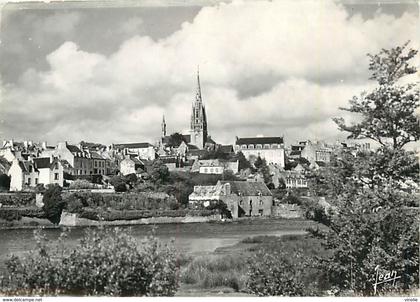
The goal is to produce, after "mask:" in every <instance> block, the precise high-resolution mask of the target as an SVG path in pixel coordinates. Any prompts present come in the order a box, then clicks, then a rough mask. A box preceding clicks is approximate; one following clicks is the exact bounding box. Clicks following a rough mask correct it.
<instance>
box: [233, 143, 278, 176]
mask: <svg viewBox="0 0 420 302" xmlns="http://www.w3.org/2000/svg"><path fill="white" fill-rule="evenodd" d="M234 149H235V152H236V153H238V152H242V153H243V155H244V156H245V157H246V159H248V160H250V159H251V158H252V157H254V158H258V157H261V158H263V159H265V160H266V162H267V164H270V163H272V164H277V165H279V166H280V167H283V168H284V164H285V158H284V157H285V156H284V141H283V138H282V137H248V138H238V137H237V138H236V142H235V147H234Z"/></svg>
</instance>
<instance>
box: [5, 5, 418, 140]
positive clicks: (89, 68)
mask: <svg viewBox="0 0 420 302" xmlns="http://www.w3.org/2000/svg"><path fill="white" fill-rule="evenodd" d="M70 19H71V18H69V20H70ZM76 19H77V17H73V19H72V20H74V21H75V20H76ZM66 22H67V21H66ZM66 24H67V25H66ZM71 24H73V23H72V22H70V21H68V22H67V23H65V26H63V28H67V29H68V30H71V28H72V25H71ZM121 28H122V29H123V30H124V31H125V32H126V33H127V32H128V33H130V34H136V33H138V32H139V31H140V32H141V30H142V20H141V19H128V20H127V21H126V22H125V23H124V24H122V26H121ZM43 30H44V31H45V30H46V29H43ZM40 34H41V33H40ZM417 35H418V29H417V18H416V17H415V16H413V15H411V14H404V15H402V16H401V17H400V18H395V17H393V16H389V15H384V14H379V13H378V14H376V15H375V16H374V17H373V18H372V19H367V20H365V19H363V18H362V17H361V16H359V15H354V16H352V17H350V16H349V15H348V14H347V12H346V10H345V9H344V8H343V7H342V6H341V5H339V4H336V3H335V2H332V1H317V2H315V1H313V2H312V1H294V2H291V1H290V2H289V1H273V2H268V1H255V2H254V1H253V2H242V1H235V2H233V3H230V4H223V3H221V4H219V5H216V6H212V7H204V8H202V9H201V11H200V12H199V13H198V14H197V16H196V17H195V18H194V20H193V21H192V22H186V23H184V24H183V25H182V27H181V29H180V30H178V31H176V32H174V33H173V34H172V35H170V36H169V37H167V38H164V39H160V40H154V39H152V38H151V37H149V36H147V35H146V34H141V35H135V36H133V37H131V38H129V39H126V40H125V41H124V42H123V43H122V44H121V45H120V47H119V49H118V50H117V51H116V52H114V53H112V54H111V55H109V56H105V55H102V54H98V53H93V52H88V51H86V50H83V49H80V48H79V47H78V45H76V44H75V43H74V42H71V41H67V42H65V43H63V44H62V45H61V46H60V47H59V48H57V49H56V50H55V51H53V52H51V53H50V54H48V56H47V57H46V60H47V62H48V66H49V68H48V70H46V71H39V70H34V69H30V70H27V71H26V72H25V73H24V74H23V75H22V77H21V79H20V81H19V83H18V84H16V85H8V86H7V87H3V100H2V109H1V111H0V115H1V118H2V119H3V120H4V122H3V124H2V125H1V127H2V128H3V129H2V131H3V135H5V136H6V135H7V136H9V137H21V138H33V139H40V140H41V139H48V140H51V141H57V140H64V139H68V140H73V141H79V140H82V139H83V140H94V141H101V142H104V143H110V142H117V141H119V142H121V141H143V140H148V141H151V142H153V141H155V139H156V138H157V137H158V136H159V135H160V121H161V116H162V114H163V113H165V114H166V119H167V122H168V131H169V132H175V131H179V130H183V129H188V126H189V118H190V110H191V102H192V100H193V98H194V95H195V86H196V83H195V73H196V68H197V65H200V74H201V79H202V91H203V98H204V101H205V104H206V107H207V111H208V118H209V130H210V133H211V134H212V136H213V137H214V138H215V139H216V141H220V142H223V143H232V142H233V140H234V137H235V135H240V136H248V135H256V134H259V133H264V134H266V135H282V134H284V135H285V136H286V141H289V142H290V141H294V140H295V139H304V138H316V137H318V138H329V137H334V136H336V135H338V132H337V130H336V126H335V125H334V124H333V123H332V121H331V118H332V117H334V116H337V115H339V114H341V113H340V112H339V111H338V107H339V106H343V105H345V104H346V103H347V101H348V100H349V99H350V98H351V96H353V95H357V94H359V93H360V92H361V91H362V90H363V89H368V88H369V87H370V85H372V83H370V82H368V81H367V79H368V77H369V74H368V70H367V66H368V61H367V57H366V53H368V52H377V51H378V50H379V49H381V48H389V47H393V46H396V45H398V44H402V43H403V42H405V41H406V40H408V39H411V40H412V41H416V39H415V38H416V37H417ZM93 38H94V37H93ZM413 46H415V47H417V46H418V45H416V44H414V42H413Z"/></svg>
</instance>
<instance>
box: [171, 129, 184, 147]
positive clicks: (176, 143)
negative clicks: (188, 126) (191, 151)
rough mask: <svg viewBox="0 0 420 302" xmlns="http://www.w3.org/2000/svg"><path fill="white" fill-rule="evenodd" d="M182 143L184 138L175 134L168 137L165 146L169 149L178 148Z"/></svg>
mask: <svg viewBox="0 0 420 302" xmlns="http://www.w3.org/2000/svg"><path fill="white" fill-rule="evenodd" d="M182 142H185V138H184V136H183V135H182V134H180V133H178V132H175V133H172V134H171V135H170V136H169V141H168V144H167V146H169V147H174V148H176V147H178V146H179V145H180V144H181V143H182Z"/></svg>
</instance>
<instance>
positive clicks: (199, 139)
mask: <svg viewBox="0 0 420 302" xmlns="http://www.w3.org/2000/svg"><path fill="white" fill-rule="evenodd" d="M161 131H162V139H161V142H162V145H166V143H167V142H168V141H169V136H168V135H167V132H166V121H165V117H163V120H162V124H161ZM182 137H183V140H184V141H185V143H186V144H187V145H188V147H189V148H190V149H191V148H193V149H194V148H196V149H200V150H203V149H209V148H214V146H215V145H216V143H215V142H214V141H213V140H212V139H211V137H210V136H209V135H208V132H207V116H206V108H205V106H204V103H203V99H202V97H201V84H200V74H199V72H197V91H196V95H195V99H194V101H193V103H192V107H191V121H190V130H189V134H184V135H182Z"/></svg>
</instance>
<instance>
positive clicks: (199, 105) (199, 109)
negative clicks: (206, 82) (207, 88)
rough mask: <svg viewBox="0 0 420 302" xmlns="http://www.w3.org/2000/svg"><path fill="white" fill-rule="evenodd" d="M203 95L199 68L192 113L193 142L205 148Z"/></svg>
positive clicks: (205, 122) (205, 127) (205, 126)
mask: <svg viewBox="0 0 420 302" xmlns="http://www.w3.org/2000/svg"><path fill="white" fill-rule="evenodd" d="M205 110H206V109H205V107H204V104H203V99H202V97H201V84H200V71H199V69H198V68H197V92H196V96H195V100H194V102H193V104H192V113H191V143H192V144H193V145H196V146H197V147H198V148H200V149H203V148H204V145H205V143H206V141H207V118H206V111H205Z"/></svg>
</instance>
